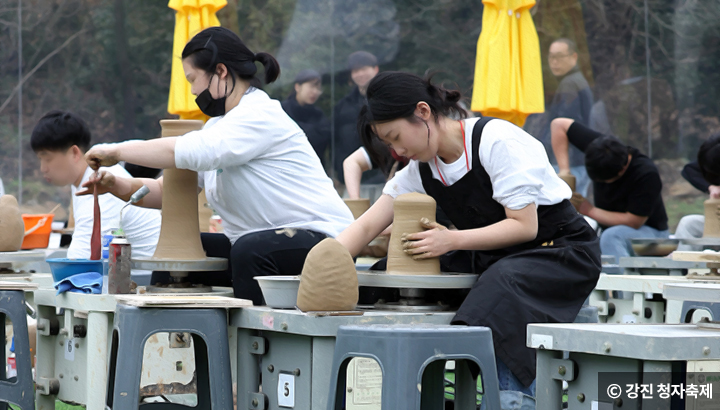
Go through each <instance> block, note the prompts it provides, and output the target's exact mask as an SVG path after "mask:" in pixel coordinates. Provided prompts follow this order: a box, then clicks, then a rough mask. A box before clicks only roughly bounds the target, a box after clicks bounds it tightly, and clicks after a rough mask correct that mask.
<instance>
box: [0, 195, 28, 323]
mask: <svg viewBox="0 0 720 410" xmlns="http://www.w3.org/2000/svg"><path fill="white" fill-rule="evenodd" d="M24 236H25V224H24V223H23V219H22V215H21V214H20V206H19V205H18V202H17V199H15V197H14V196H12V195H3V196H2V197H0V252H14V251H17V250H20V247H21V246H22V241H23V237H24ZM0 326H4V325H3V324H0Z"/></svg>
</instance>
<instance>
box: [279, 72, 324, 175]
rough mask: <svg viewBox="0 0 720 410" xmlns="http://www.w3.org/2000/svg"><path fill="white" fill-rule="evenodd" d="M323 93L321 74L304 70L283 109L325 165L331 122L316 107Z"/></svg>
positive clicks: (296, 77) (297, 77)
mask: <svg viewBox="0 0 720 410" xmlns="http://www.w3.org/2000/svg"><path fill="white" fill-rule="evenodd" d="M322 92H323V91H322V77H321V76H320V73H318V72H317V71H315V70H302V71H300V72H299V73H298V75H297V76H295V89H294V90H293V92H292V93H291V94H290V95H289V96H288V98H287V99H286V100H285V101H283V102H282V108H283V110H285V112H286V113H287V115H289V116H290V118H292V119H293V120H295V122H296V123H297V124H298V125H299V126H300V128H302V130H303V131H305V135H306V136H307V138H308V141H310V145H312V147H313V150H315V153H316V154H317V156H318V157H319V158H320V160H321V162H323V165H324V163H325V161H324V160H325V151H326V150H327V148H328V144H329V142H330V122H329V121H328V120H327V118H326V117H325V114H323V112H322V111H320V109H319V108H318V107H316V106H315V102H316V101H317V100H318V98H320V95H321V94H322Z"/></svg>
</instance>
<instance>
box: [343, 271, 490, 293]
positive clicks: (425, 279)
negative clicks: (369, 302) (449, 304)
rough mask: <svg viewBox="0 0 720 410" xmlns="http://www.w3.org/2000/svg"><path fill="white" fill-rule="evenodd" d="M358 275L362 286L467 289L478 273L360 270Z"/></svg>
mask: <svg viewBox="0 0 720 410" xmlns="http://www.w3.org/2000/svg"><path fill="white" fill-rule="evenodd" d="M357 276H358V284H359V285H360V286H372V287H376V288H409V289H467V288H471V287H472V286H473V285H474V284H475V282H477V278H478V275H472V274H453V273H446V272H443V273H442V274H440V275H389V274H387V272H384V271H358V272H357Z"/></svg>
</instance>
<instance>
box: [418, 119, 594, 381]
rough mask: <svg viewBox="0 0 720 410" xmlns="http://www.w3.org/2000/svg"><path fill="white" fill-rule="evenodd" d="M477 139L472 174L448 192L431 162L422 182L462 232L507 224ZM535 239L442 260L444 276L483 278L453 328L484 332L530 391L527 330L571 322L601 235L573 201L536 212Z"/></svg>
mask: <svg viewBox="0 0 720 410" xmlns="http://www.w3.org/2000/svg"><path fill="white" fill-rule="evenodd" d="M492 119H493V118H490V117H485V118H481V119H480V120H478V122H477V123H476V124H475V127H474V129H473V133H472V154H473V160H472V169H471V170H470V172H468V173H467V174H465V176H463V177H462V178H461V179H460V180H459V181H457V182H455V183H454V184H452V185H450V186H445V185H444V184H443V183H442V182H440V181H438V180H436V179H434V178H433V177H432V171H431V170H430V166H429V165H428V164H427V163H421V164H420V176H421V178H422V183H423V187H424V188H425V191H426V192H427V193H428V195H430V196H432V197H433V198H434V199H435V201H437V204H438V206H440V207H441V208H442V209H443V211H445V213H446V214H447V216H448V217H449V218H450V220H451V221H452V222H453V224H454V225H455V226H456V227H457V228H458V229H475V228H481V227H485V226H488V225H492V224H494V223H497V222H500V221H502V220H504V219H506V218H507V216H506V215H505V208H504V207H503V206H502V205H501V204H500V203H498V202H496V201H495V200H494V199H493V189H492V183H491V181H490V177H489V176H488V174H487V172H486V171H485V169H484V168H483V167H482V165H481V164H480V159H479V153H478V152H479V147H480V139H481V136H482V129H483V127H484V126H485V124H487V122H488V121H490V120H492ZM537 212H538V234H537V237H536V238H535V239H534V240H532V241H530V242H526V243H523V244H519V245H515V246H511V247H508V248H504V249H499V250H493V251H474V252H471V251H457V252H453V253H450V254H448V255H446V256H443V257H441V258H440V261H441V265H442V267H443V270H448V271H456V272H475V273H478V274H480V277H479V279H478V281H477V282H476V283H475V285H474V286H473V288H472V289H471V290H470V293H469V294H468V296H467V297H466V298H465V301H464V302H463V303H462V305H461V306H460V309H458V311H457V314H456V315H455V318H453V323H466V324H468V325H471V326H487V327H489V328H490V329H491V330H492V332H493V342H494V346H495V354H496V355H497V357H498V358H500V360H502V361H503V362H504V363H505V364H506V365H507V366H508V368H510V370H511V371H512V372H513V374H514V375H515V376H516V377H517V378H518V379H519V380H520V382H522V383H523V384H524V385H525V386H529V385H530V384H531V383H532V381H533V380H534V379H535V366H536V363H535V350H534V349H530V348H528V347H526V328H527V324H528V323H571V322H572V321H573V320H574V319H575V317H576V316H577V314H578V312H579V311H580V308H581V307H582V305H583V302H585V300H586V298H587V297H588V295H589V294H590V292H591V291H592V290H593V289H594V288H595V285H596V283H597V280H598V277H599V274H600V267H601V266H600V245H599V239H598V237H597V234H596V233H595V232H594V231H593V230H592V228H590V226H589V225H588V224H587V222H585V219H584V218H583V217H582V216H581V215H580V214H578V213H577V212H576V211H575V209H574V208H573V207H572V205H571V204H570V202H569V201H568V200H564V201H562V202H560V203H559V204H555V205H549V206H542V205H541V206H538V209H537Z"/></svg>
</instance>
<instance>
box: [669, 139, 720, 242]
mask: <svg viewBox="0 0 720 410" xmlns="http://www.w3.org/2000/svg"><path fill="white" fill-rule="evenodd" d="M701 162H702V166H701V165H700V164H701ZM713 168H717V169H713ZM705 175H707V178H709V179H710V180H712V182H710V180H708V179H706V177H705ZM682 176H683V178H685V179H686V180H687V181H688V182H689V183H690V184H691V185H692V186H694V187H695V188H697V189H698V190H700V191H701V192H704V193H706V194H709V195H710V199H718V198H720V133H717V134H713V135H711V136H710V138H708V139H707V140H705V142H703V143H702V145H700V149H699V150H698V160H697V161H693V162H691V163H689V164H687V165H685V167H684V168H683V170H682ZM719 211H720V210H719ZM704 229H705V215H685V216H683V217H682V218H681V219H680V223H678V227H677V229H676V230H675V237H676V238H680V239H683V238H685V239H692V238H702V236H703V231H704ZM678 250H679V251H700V250H702V247H700V246H696V245H687V244H684V243H681V244H680V245H678Z"/></svg>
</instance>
